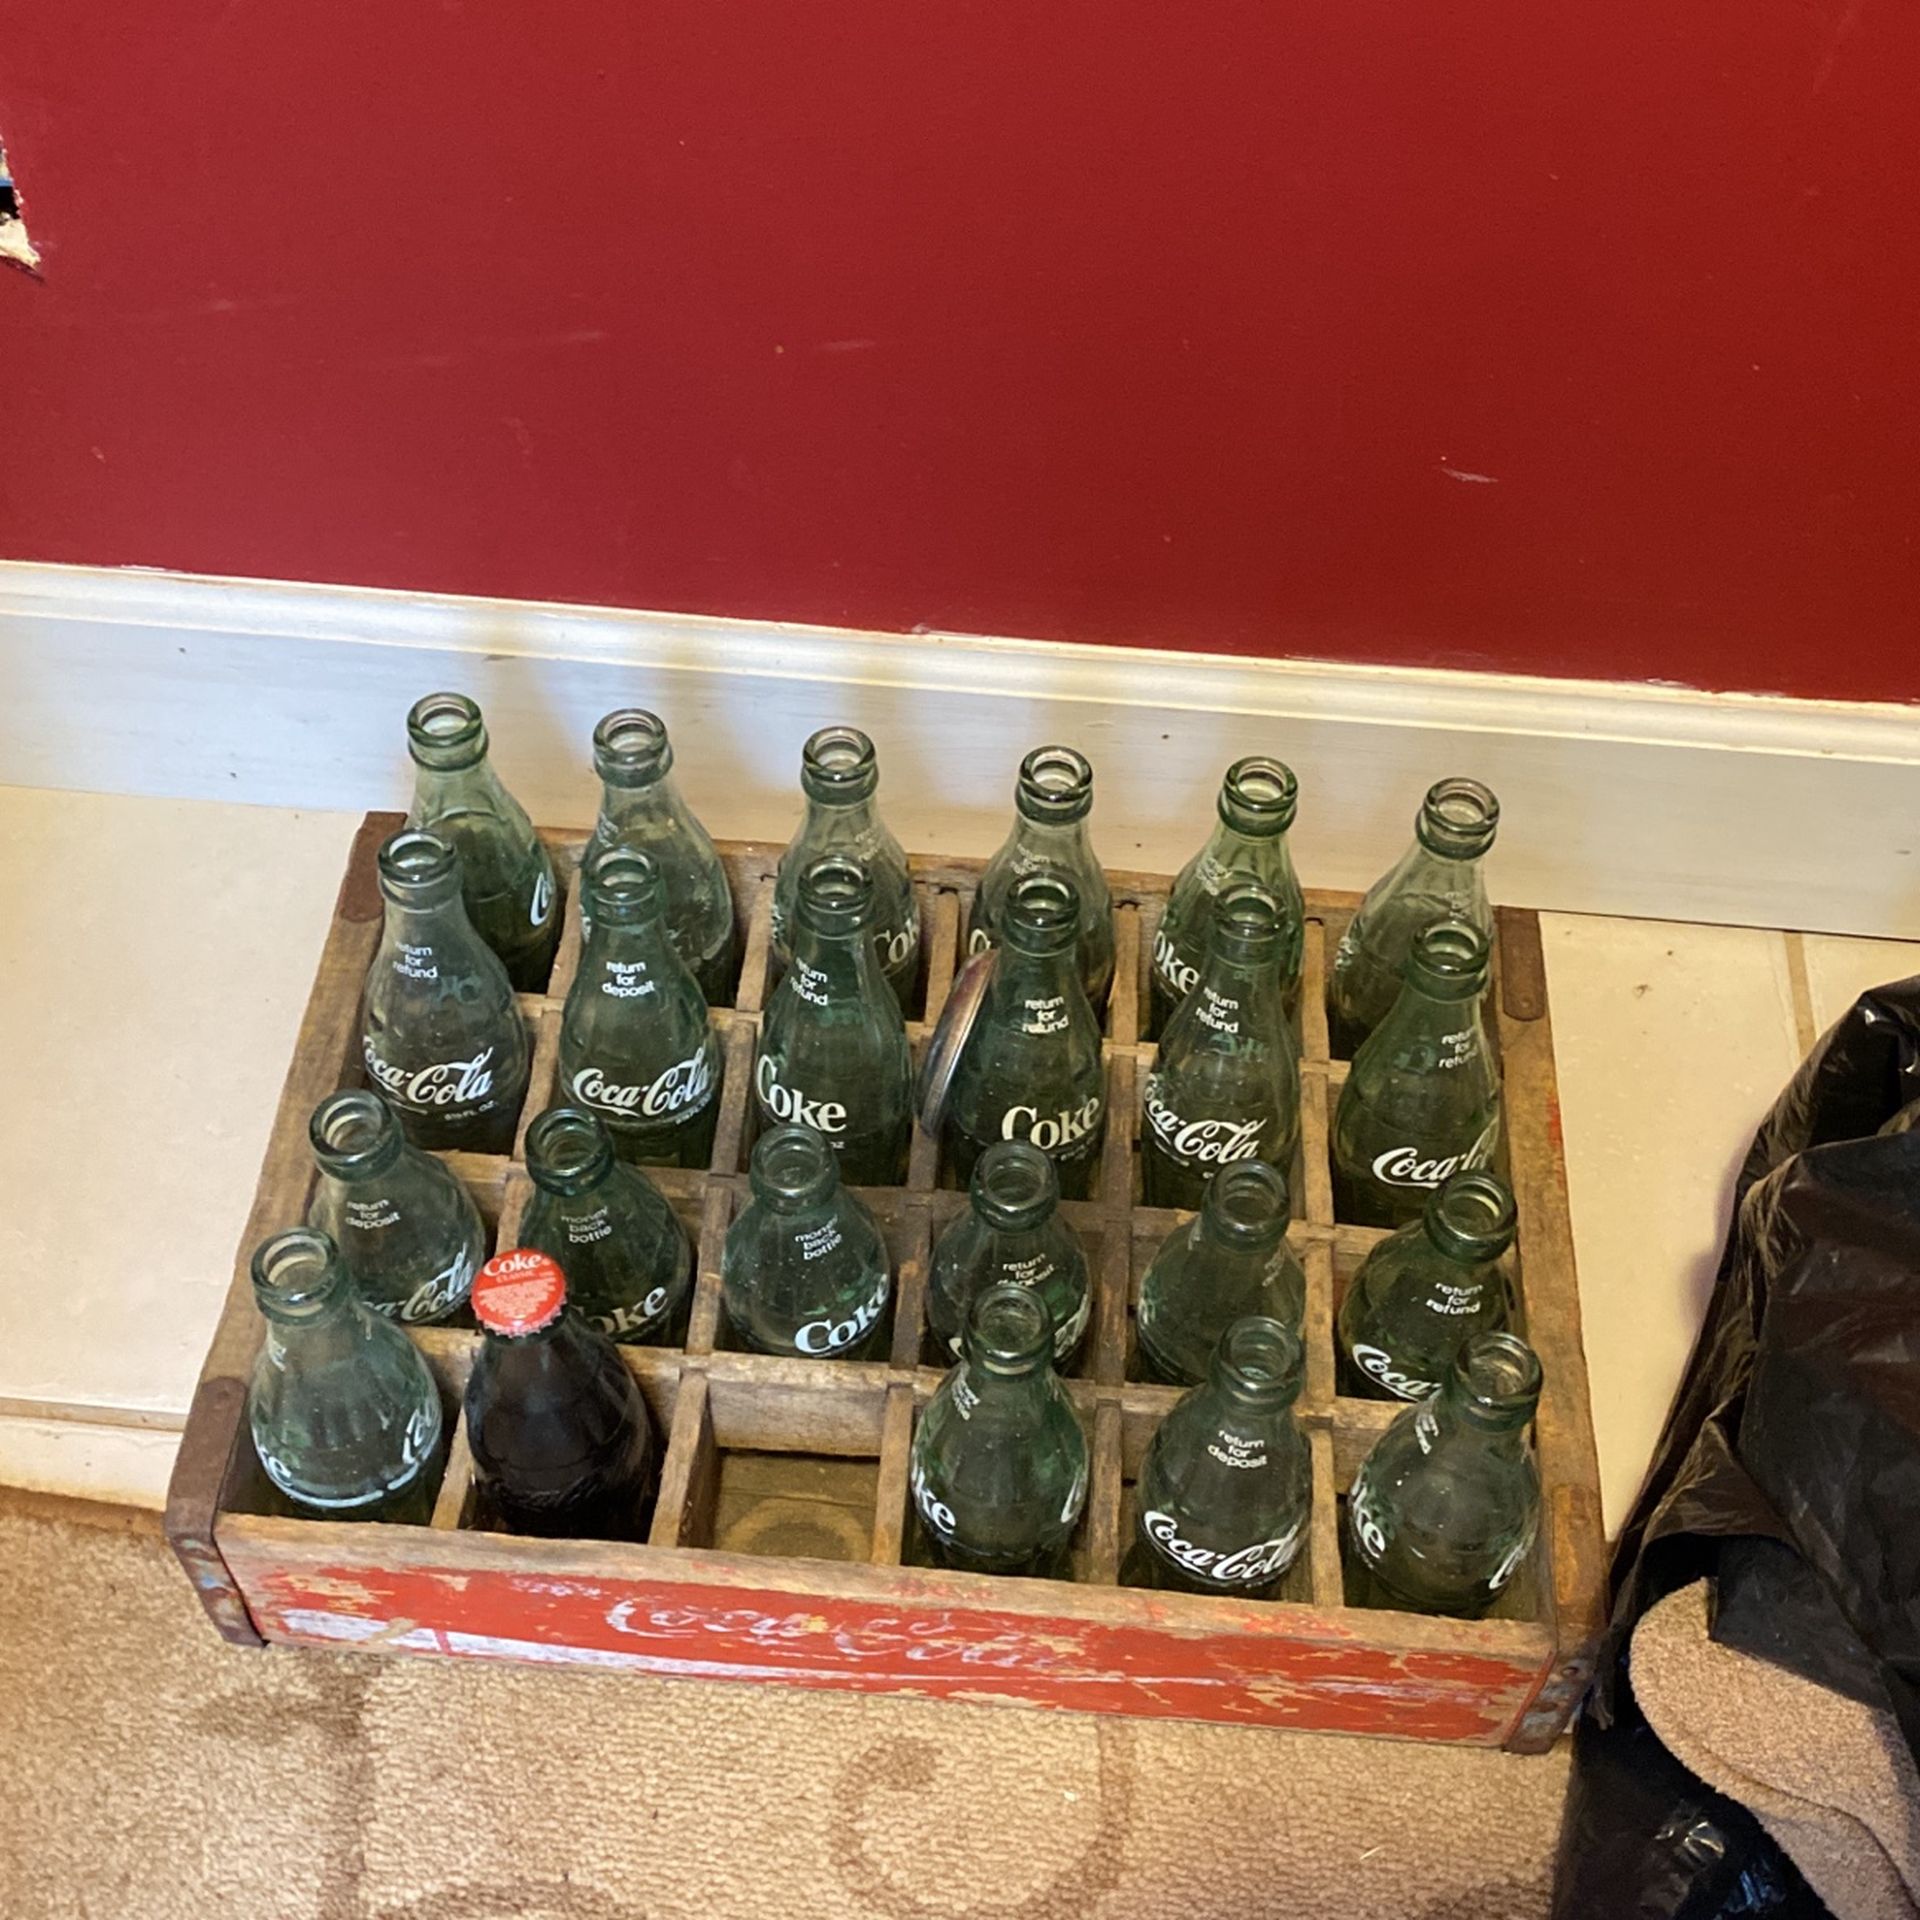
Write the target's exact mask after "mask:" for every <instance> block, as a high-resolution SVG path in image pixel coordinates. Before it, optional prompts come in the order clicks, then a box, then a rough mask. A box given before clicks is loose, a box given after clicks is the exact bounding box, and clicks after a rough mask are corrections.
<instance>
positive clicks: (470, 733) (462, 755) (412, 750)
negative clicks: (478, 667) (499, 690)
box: [407, 693, 487, 773]
mask: <svg viewBox="0 0 1920 1920" xmlns="http://www.w3.org/2000/svg"><path fill="white" fill-rule="evenodd" d="M407 751H408V753H409V754H411V755H412V756H413V760H414V764H415V765H416V766H422V767H427V768H430V769H431V770H432V771H434V772H435V773H454V772H458V771H459V769H460V768H462V767H471V766H476V765H478V764H479V762H480V761H482V760H484V759H485V758H486V757H487V726H486V722H485V720H484V719H482V717H481V714H480V708H479V705H478V703H477V702H475V701H473V700H471V699H469V698H468V696H467V695H466V694H464V693H429V694H427V695H425V696H424V697H423V698H421V699H419V700H416V701H415V702H414V703H413V706H412V708H411V709H410V710H409V712H408V714H407Z"/></svg>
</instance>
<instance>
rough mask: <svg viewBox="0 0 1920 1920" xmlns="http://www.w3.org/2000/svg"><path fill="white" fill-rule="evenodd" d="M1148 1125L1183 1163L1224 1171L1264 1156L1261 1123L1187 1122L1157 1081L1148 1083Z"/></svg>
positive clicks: (1230, 1121) (1246, 1121)
mask: <svg viewBox="0 0 1920 1920" xmlns="http://www.w3.org/2000/svg"><path fill="white" fill-rule="evenodd" d="M1146 1101H1147V1124H1148V1125H1149V1126H1150V1127H1152V1129H1153V1130H1154V1132H1155V1133H1156V1134H1158V1135H1159V1136H1160V1139H1161V1142H1162V1143H1163V1144H1164V1145H1165V1147H1166V1149H1167V1151H1168V1152H1169V1153H1171V1154H1173V1155H1175V1156H1176V1157H1177V1158H1179V1159H1181V1160H1186V1161H1190V1162H1193V1163H1195V1164H1197V1165H1200V1166H1203V1167H1208V1166H1213V1167H1224V1166H1226V1165H1227V1164H1228V1163H1229V1162H1231V1161H1234V1160H1252V1159H1254V1158H1255V1157H1256V1156H1257V1155H1258V1154H1259V1152H1260V1129H1261V1127H1262V1126H1263V1125H1264V1122H1262V1121H1259V1120H1183V1119H1182V1118H1181V1117H1180V1115H1179V1114H1177V1113H1176V1112H1175V1111H1174V1110H1173V1108H1171V1107H1170V1106H1168V1105H1167V1103H1166V1102H1165V1101H1164V1100H1163V1099H1161V1097H1160V1089H1159V1086H1158V1085H1157V1083H1156V1082H1155V1081H1152V1080H1149V1081H1148V1082H1147V1096H1146Z"/></svg>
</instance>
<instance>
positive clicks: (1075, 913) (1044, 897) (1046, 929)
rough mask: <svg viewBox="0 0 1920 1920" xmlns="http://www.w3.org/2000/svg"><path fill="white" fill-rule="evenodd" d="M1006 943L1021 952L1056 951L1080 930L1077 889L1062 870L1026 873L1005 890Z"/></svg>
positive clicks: (1069, 941) (1066, 944) (1072, 939)
mask: <svg viewBox="0 0 1920 1920" xmlns="http://www.w3.org/2000/svg"><path fill="white" fill-rule="evenodd" d="M1004 925H1005V936H1006V942H1007V945H1008V946H1010V947H1017V948H1018V949H1019V950H1020V951H1021V952H1022V953H1033V954H1047V953H1059V952H1060V951H1061V950H1062V949H1063V948H1066V947H1069V946H1071V945H1072V944H1073V942H1074V940H1075V939H1076V938H1077V937H1078V935H1079V931H1080V889H1079V888H1078V887H1076V886H1075V885H1074V884H1073V882H1072V881H1071V880H1069V879H1068V878H1067V877H1066V875H1065V874H1063V873H1029V874H1024V875H1022V877H1021V878H1020V879H1018V880H1016V881H1015V882H1014V883H1013V885H1012V887H1011V888H1010V889H1009V890H1008V892H1007V906H1006V913H1005V915H1004Z"/></svg>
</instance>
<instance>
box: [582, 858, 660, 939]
mask: <svg viewBox="0 0 1920 1920" xmlns="http://www.w3.org/2000/svg"><path fill="white" fill-rule="evenodd" d="M580 886H581V892H582V894H583V895H584V897H585V899H586V903H587V912H588V914H589V916H590V917H591V919H592V921H593V924H594V925H595V926H596V927H598V926H602V925H604V926H623V927H631V926H642V925H644V924H645V923H646V922H647V921H649V920H652V919H653V918H654V917H655V916H656V915H657V914H658V913H659V912H660V911H661V900H662V894H663V888H662V886H661V881H660V865H659V862H658V861H656V860H655V859H654V857H653V856H652V854H650V853H645V852H643V851H642V850H641V849H640V848H638V847H629V846H623V845H622V844H621V843H620V842H618V841H615V842H614V844H613V845H612V846H606V847H591V848H589V849H588V852H587V856H586V858H585V859H584V860H583V861H582V862H581V864H580Z"/></svg>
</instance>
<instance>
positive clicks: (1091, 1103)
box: [1000, 1093, 1106, 1153]
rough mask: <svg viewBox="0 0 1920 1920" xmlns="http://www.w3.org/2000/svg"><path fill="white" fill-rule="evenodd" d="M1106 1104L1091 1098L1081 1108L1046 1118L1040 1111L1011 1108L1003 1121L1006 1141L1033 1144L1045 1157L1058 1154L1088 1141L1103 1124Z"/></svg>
mask: <svg viewBox="0 0 1920 1920" xmlns="http://www.w3.org/2000/svg"><path fill="white" fill-rule="evenodd" d="M1105 1108H1106V1102H1105V1100H1103V1099H1102V1098H1101V1096H1100V1095H1099V1094H1097V1093H1095V1094H1089V1095H1088V1096H1087V1098H1086V1099H1085V1100H1083V1101H1081V1103H1080V1104H1079V1105H1078V1106H1077V1107H1062V1108H1061V1109H1060V1111H1059V1112H1058V1113H1052V1114H1047V1115H1046V1116H1044V1117H1043V1116H1042V1115H1041V1112H1040V1109H1039V1108H1038V1107H1009V1108H1008V1109H1007V1110H1006V1112H1005V1113H1004V1114H1002V1115H1001V1117H1000V1138H1001V1139H1002V1140H1031V1141H1032V1142H1033V1144H1034V1145H1035V1146H1036V1147H1038V1148H1039V1149H1040V1151H1041V1152H1042V1153H1054V1152H1057V1151H1058V1150H1059V1149H1060V1148H1061V1147H1070V1146H1072V1145H1073V1143H1074V1142H1075V1141H1076V1140H1084V1139H1085V1138H1086V1137H1087V1135H1088V1134H1090V1133H1091V1132H1092V1131H1093V1130H1094V1128H1095V1127H1097V1126H1098V1125H1099V1124H1100V1115H1101V1113H1102V1112H1103V1111H1104V1110H1105Z"/></svg>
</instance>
